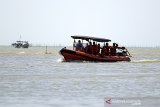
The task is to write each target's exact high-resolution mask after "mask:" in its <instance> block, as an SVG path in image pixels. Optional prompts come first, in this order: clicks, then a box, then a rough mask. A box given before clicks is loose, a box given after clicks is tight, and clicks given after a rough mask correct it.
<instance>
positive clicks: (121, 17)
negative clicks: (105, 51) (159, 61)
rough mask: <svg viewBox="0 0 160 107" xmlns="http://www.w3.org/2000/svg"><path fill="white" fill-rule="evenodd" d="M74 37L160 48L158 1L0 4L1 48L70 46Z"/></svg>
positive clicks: (1, 0) (0, 0)
mask: <svg viewBox="0 0 160 107" xmlns="http://www.w3.org/2000/svg"><path fill="white" fill-rule="evenodd" d="M75 34H78V35H90V36H97V37H105V38H109V39H111V40H112V41H114V42H118V43H119V44H121V45H125V46H157V45H159V46H160V0H0V45H10V44H11V43H12V42H15V41H16V40H19V37H20V35H21V36H22V38H21V40H28V41H29V42H30V43H33V44H42V45H43V44H45V45H58V44H62V45H72V42H73V40H72V39H71V38H70V36H71V35H75Z"/></svg>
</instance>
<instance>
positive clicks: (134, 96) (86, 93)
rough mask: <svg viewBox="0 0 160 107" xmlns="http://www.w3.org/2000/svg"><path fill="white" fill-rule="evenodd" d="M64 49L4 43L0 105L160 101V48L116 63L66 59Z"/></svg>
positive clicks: (145, 105) (148, 104)
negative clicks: (7, 44)
mask: <svg viewBox="0 0 160 107" xmlns="http://www.w3.org/2000/svg"><path fill="white" fill-rule="evenodd" d="M61 48H62V47H48V53H49V54H45V52H46V50H45V47H29V48H28V49H17V48H13V47H0V107H108V106H114V107H124V106H125V105H127V101H128V102H131V101H137V102H135V103H133V104H132V103H129V105H127V106H126V107H130V106H134V107H136V106H138V107H158V106H159V105H158V104H160V98H159V97H160V48H128V50H129V51H130V53H131V55H132V57H131V60H132V61H131V62H115V63H93V62H77V63H76V62H73V63H72V62H63V59H62V58H63V57H62V56H61V55H59V50H60V49H61ZM108 99H111V100H112V102H111V103H112V104H108V103H107V101H108ZM115 99H116V100H115ZM116 101H119V102H116ZM114 103H117V104H114Z"/></svg>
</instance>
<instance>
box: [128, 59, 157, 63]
mask: <svg viewBox="0 0 160 107" xmlns="http://www.w3.org/2000/svg"><path fill="white" fill-rule="evenodd" d="M131 62H133V63H154V62H160V60H159V59H142V60H132V61H131Z"/></svg>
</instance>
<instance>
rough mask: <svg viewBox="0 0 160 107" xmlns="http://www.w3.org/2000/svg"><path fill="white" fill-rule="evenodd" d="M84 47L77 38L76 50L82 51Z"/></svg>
mask: <svg viewBox="0 0 160 107" xmlns="http://www.w3.org/2000/svg"><path fill="white" fill-rule="evenodd" d="M83 49H84V47H83V45H82V43H81V41H80V40H78V43H77V44H76V51H83Z"/></svg>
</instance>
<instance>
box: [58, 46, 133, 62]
mask: <svg viewBox="0 0 160 107" xmlns="http://www.w3.org/2000/svg"><path fill="white" fill-rule="evenodd" d="M60 54H61V55H62V56H63V57H64V59H65V61H68V62H70V61H94V62H117V61H130V58H129V56H105V57H102V56H100V55H92V54H88V53H85V52H81V51H74V50H70V49H66V48H63V49H61V50H60Z"/></svg>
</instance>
